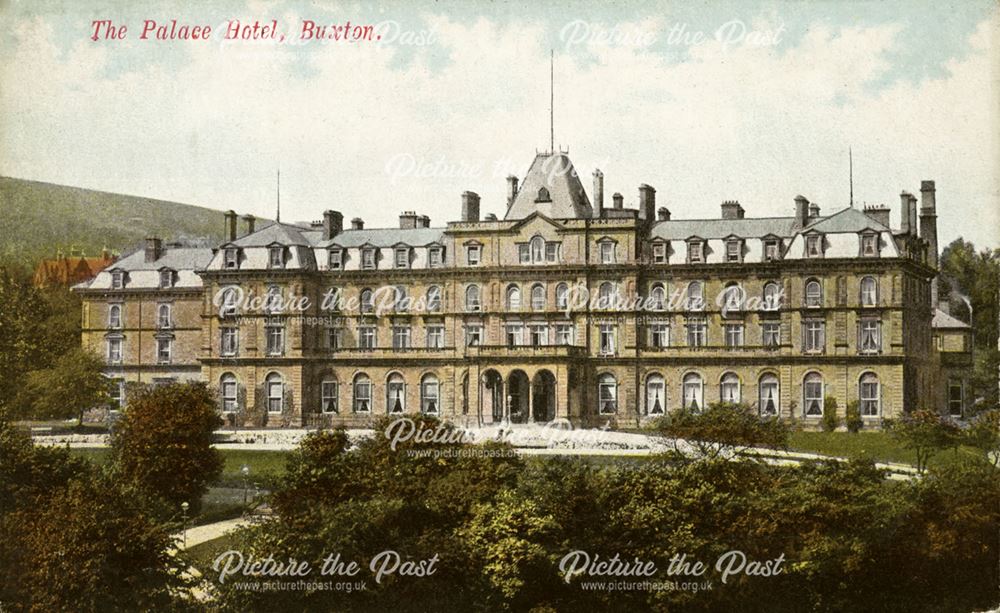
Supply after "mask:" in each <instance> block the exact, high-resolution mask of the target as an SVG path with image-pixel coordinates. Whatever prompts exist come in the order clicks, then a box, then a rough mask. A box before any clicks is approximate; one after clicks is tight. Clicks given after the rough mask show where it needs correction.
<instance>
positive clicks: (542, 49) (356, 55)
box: [0, 3, 1000, 246]
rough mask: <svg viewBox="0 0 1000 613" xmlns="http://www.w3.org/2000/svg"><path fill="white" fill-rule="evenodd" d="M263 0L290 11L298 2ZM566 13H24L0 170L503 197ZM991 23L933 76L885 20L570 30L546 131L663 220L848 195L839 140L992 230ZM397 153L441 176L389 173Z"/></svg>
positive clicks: (43, 175)
mask: <svg viewBox="0 0 1000 613" xmlns="http://www.w3.org/2000/svg"><path fill="white" fill-rule="evenodd" d="M257 10H258V11H259V12H260V13H263V12H267V11H272V12H275V13H276V14H279V15H280V19H281V20H282V21H283V22H284V23H286V24H288V25H287V27H289V29H294V28H292V25H293V24H297V23H298V22H297V20H298V19H299V18H300V17H302V16H303V15H301V14H297V13H295V12H293V11H290V10H285V9H283V8H282V7H281V6H280V5H269V4H266V3H261V5H260V6H259V7H257ZM246 12H247V14H251V13H252V11H249V10H248V11H246ZM320 15H322V18H324V19H325V18H330V19H331V20H332V19H334V16H328V15H326V14H325V13H320ZM310 18H314V19H317V20H319V19H320V18H321V17H320V16H311V17H310ZM380 18H381V17H380ZM617 25H619V27H620V28H621V29H622V30H623V31H629V29H632V30H636V29H639V30H650V29H652V30H659V31H660V32H661V34H662V32H663V31H664V29H665V28H666V27H667V26H669V25H670V24H669V23H667V22H666V21H665V20H662V19H644V20H640V21H636V22H632V23H623V24H617ZM781 25H782V24H781V22H780V20H779V19H778V18H777V17H776V16H775V15H772V14H768V15H763V16H761V17H759V18H757V19H755V20H752V21H750V22H749V25H748V26H747V27H748V28H749V29H751V30H753V31H772V32H773V31H776V30H778V28H780V27H781ZM563 26H564V23H562V22H560V23H553V24H544V23H539V22H531V21H526V20H525V21H518V20H511V21H504V22H498V21H495V20H492V19H486V18H478V19H473V20H459V19H455V18H450V17H446V16H442V15H438V14H435V13H426V14H424V15H422V19H421V20H419V21H407V22H404V23H401V27H404V28H411V29H417V28H419V29H420V30H422V31H423V33H424V34H425V35H426V34H427V33H432V40H433V43H434V44H433V45H431V46H428V47H401V46H398V45H386V46H380V45H366V44H353V45H324V46H310V47H286V48H274V47H251V46H246V45H241V46H228V47H220V46H219V45H218V44H204V45H192V44H183V43H174V44H170V43H160V44H159V46H157V44H155V43H154V44H146V45H144V44H143V43H141V42H137V41H133V42H132V43H130V44H128V45H126V46H119V47H116V46H113V45H109V44H92V43H91V41H89V40H83V41H79V42H70V43H69V44H67V41H66V40H65V39H64V37H61V36H60V35H59V34H58V32H57V31H56V28H55V27H54V26H53V25H52V23H50V22H49V21H46V20H44V19H41V18H30V19H26V20H22V21H21V22H20V23H18V24H17V25H16V27H15V36H16V42H15V43H14V48H13V52H12V53H11V54H10V55H9V56H8V57H9V59H8V60H5V62H4V63H3V64H2V66H0V81H2V82H3V83H4V84H5V87H3V88H0V172H3V173H4V174H9V175H13V176H22V177H28V178H35V179H39V180H45V181H53V182H59V183H67V184H72V185H80V186H84V187H94V188H100V189H106V190H110V191H121V192H126V193H134V194H141V195H147V196H153V197H159V198H165V199H172V200H179V201H184V202H193V203H198V204H202V205H206V206H212V207H215V208H218V209H228V208H233V209H235V210H237V211H241V212H243V211H245V212H253V213H255V214H258V215H265V214H267V215H270V214H271V213H272V212H273V202H274V173H275V170H276V168H277V167H278V166H279V165H280V167H281V170H282V207H283V209H284V211H283V212H284V214H283V218H285V219H303V220H306V219H314V218H318V217H319V216H320V215H321V212H322V211H323V210H324V209H327V208H333V209H338V210H341V211H343V212H344V214H345V216H347V217H348V218H350V217H354V216H361V217H364V218H365V219H366V222H367V223H368V225H369V226H371V227H376V226H391V225H394V224H395V218H396V215H398V213H399V212H400V211H402V210H411V209H415V210H418V211H419V212H421V213H426V214H428V215H430V216H431V217H432V219H433V220H434V221H435V222H436V223H439V222H444V221H446V220H452V219H456V218H457V217H458V214H459V210H460V207H459V204H460V194H461V192H462V191H463V190H466V189H471V190H474V191H478V192H479V193H480V194H481V195H482V196H483V208H484V210H485V211H492V212H495V213H497V214H501V215H502V213H503V210H504V190H505V185H504V181H503V175H505V174H507V173H508V172H514V173H515V174H523V172H524V171H525V170H526V169H527V167H528V165H529V164H530V162H531V158H532V156H533V154H534V151H535V149H536V148H547V146H548V133H549V124H548V122H549V108H548V98H549V92H548V87H549V66H548V60H549V58H548V55H549V46H550V43H549V42H548V41H550V40H551V39H552V37H553V36H558V33H559V30H560V28H562V27H563ZM614 26H615V24H611V23H608V24H604V27H607V28H612V27H614ZM996 28H997V21H996V17H995V15H994V17H993V18H992V20H989V21H984V22H983V23H981V24H980V26H979V27H978V29H977V30H976V31H975V32H974V33H973V34H972V36H971V37H970V38H969V41H968V45H967V52H966V53H965V54H963V55H961V56H957V57H954V58H953V59H951V60H950V61H949V62H948V63H947V64H946V70H945V74H944V75H943V76H940V77H937V78H929V77H926V78H922V79H920V80H913V79H910V80H906V81H904V80H899V79H893V78H890V77H891V75H892V74H895V70H896V69H898V68H899V67H898V66H896V65H895V64H894V61H895V60H894V58H895V57H896V54H895V52H896V51H898V49H899V48H900V46H901V45H909V44H914V43H913V41H908V40H905V39H904V37H903V29H902V27H901V25H899V24H876V25H870V26H852V27H834V26H832V25H829V24H826V23H822V22H817V23H814V24H811V25H810V27H809V28H808V30H806V31H801V32H786V33H785V34H784V35H783V36H784V38H783V41H782V44H780V45H769V44H751V42H752V41H746V40H744V41H742V42H732V41H729V42H726V41H719V40H713V39H711V38H709V40H707V41H705V42H703V43H702V44H699V45H695V46H692V47H687V48H684V49H683V50H682V51H683V53H679V54H676V53H663V50H662V48H660V47H657V46H656V45H649V46H647V45H617V46H616V45H602V44H596V43H594V44H584V45H581V46H579V47H572V48H570V49H569V50H563V51H561V52H560V53H559V54H558V55H557V57H556V114H555V126H556V140H557V141H558V142H559V143H562V144H563V145H564V146H565V145H567V144H568V145H569V146H570V147H571V152H570V154H571V157H572V158H573V160H574V161H575V162H576V164H577V167H578V171H579V172H580V174H581V175H582V176H583V177H584V178H585V179H586V178H587V177H589V174H590V170H592V169H593V168H594V167H595V166H600V167H601V169H602V170H603V171H604V173H605V176H606V183H607V191H608V192H609V193H611V192H614V191H621V192H622V193H623V194H625V197H626V202H628V201H630V200H631V201H634V200H635V199H636V197H637V196H636V187H637V186H638V184H639V183H643V182H645V183H649V184H651V185H653V186H655V187H657V189H658V190H659V192H658V201H659V202H661V203H663V204H665V205H666V206H669V207H670V208H671V210H672V212H673V213H674V215H675V217H677V218H683V217H691V218H698V217H702V218H703V217H715V216H717V215H718V213H719V211H718V204H719V203H720V202H722V201H723V200H726V199H732V198H738V199H739V200H740V201H741V202H742V203H743V204H744V206H745V207H746V208H747V210H748V214H749V215H753V216H762V215H784V214H789V213H790V212H791V210H792V199H793V198H794V196H795V195H796V194H798V193H803V194H805V195H806V196H807V197H809V198H810V199H811V200H814V201H817V202H819V203H820V204H821V206H823V207H824V210H828V211H829V210H833V209H837V208H840V207H842V206H845V205H846V204H847V202H848V194H847V183H848V176H847V148H848V146H850V147H852V148H853V150H854V153H855V156H854V157H855V181H854V183H855V199H856V200H857V201H859V202H861V201H868V202H886V203H888V204H890V205H892V206H894V207H895V206H896V204H897V194H898V193H899V191H900V190H903V189H908V190H910V191H915V190H917V189H919V181H920V180H921V179H935V180H937V185H938V203H939V209H940V210H939V214H940V217H939V225H940V234H941V235H942V238H943V239H944V240H950V239H951V238H954V237H956V236H958V235H963V236H965V237H966V238H967V239H972V240H974V241H975V242H976V243H977V244H983V245H987V244H988V245H992V246H998V245H1000V237H998V236H997V228H1000V212H998V208H1000V207H998V201H1000V177H998V174H997V173H998V170H997V169H998V167H1000V163H998V162H1000V143H998V133H1000V130H998V129H997V127H998V126H997V110H998V106H997V102H998V99H1000V96H998V91H997V88H998V81H997V67H996V62H995V60H993V59H992V58H993V57H995V56H996V55H997V53H996V50H997V39H996ZM296 31H297V30H296ZM660 42H661V43H662V42H663V39H662V36H661V40H660ZM671 51H677V50H676V49H674V50H671ZM123 56H124V57H123ZM675 56H677V57H675ZM7 84H17V86H16V87H10V86H7ZM400 155H407V156H410V157H412V158H413V159H414V160H417V161H419V162H422V163H423V164H424V168H425V169H427V170H429V171H433V170H434V168H438V174H443V175H446V176H431V177H427V176H406V177H395V178H394V177H391V176H389V175H388V174H387V171H386V167H387V165H388V164H389V161H390V160H392V159H394V158H398V156H400ZM441 168H445V169H450V172H440V169H441ZM456 169H458V170H456ZM470 169H478V170H475V171H470ZM416 174H420V173H416ZM423 174H428V173H426V172H425V173H423ZM430 174H433V172H431V173H430ZM587 182H588V181H586V180H585V183H587ZM970 219H976V220H977V223H976V224H974V225H972V224H968V222H967V220H970Z"/></svg>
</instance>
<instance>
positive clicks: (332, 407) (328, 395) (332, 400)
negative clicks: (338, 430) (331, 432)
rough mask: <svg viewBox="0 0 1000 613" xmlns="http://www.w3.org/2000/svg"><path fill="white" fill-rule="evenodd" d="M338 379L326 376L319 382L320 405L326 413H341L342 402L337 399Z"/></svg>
mask: <svg viewBox="0 0 1000 613" xmlns="http://www.w3.org/2000/svg"><path fill="white" fill-rule="evenodd" d="M337 400H338V399H337V381H336V379H334V378H333V377H325V378H324V379H323V381H322V382H321V383H320V384H319V407H320V410H321V411H323V412H324V413H339V412H340V404H339V403H338V401H337Z"/></svg>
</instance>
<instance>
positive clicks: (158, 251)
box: [145, 237, 163, 263]
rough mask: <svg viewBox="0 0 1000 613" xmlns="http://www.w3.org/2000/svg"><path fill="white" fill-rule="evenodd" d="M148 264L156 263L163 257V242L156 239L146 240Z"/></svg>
mask: <svg viewBox="0 0 1000 613" xmlns="http://www.w3.org/2000/svg"><path fill="white" fill-rule="evenodd" d="M145 251H146V258H145V259H146V263H149V262H155V261H156V260H158V259H160V256H161V255H163V242H162V241H161V240H160V239H158V238H155V237H149V238H147V239H146V250H145Z"/></svg>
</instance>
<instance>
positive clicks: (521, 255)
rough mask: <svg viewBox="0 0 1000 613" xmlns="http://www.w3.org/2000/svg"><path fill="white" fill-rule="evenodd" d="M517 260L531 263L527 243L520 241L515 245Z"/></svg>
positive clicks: (521, 262)
mask: <svg viewBox="0 0 1000 613" xmlns="http://www.w3.org/2000/svg"><path fill="white" fill-rule="evenodd" d="M517 261H518V263H519V264H530V263H531V249H530V248H529V246H528V243H521V244H520V245H518V246H517Z"/></svg>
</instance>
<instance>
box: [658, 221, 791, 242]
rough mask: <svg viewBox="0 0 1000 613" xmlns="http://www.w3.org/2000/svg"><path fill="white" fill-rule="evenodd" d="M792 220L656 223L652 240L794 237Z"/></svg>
mask: <svg viewBox="0 0 1000 613" xmlns="http://www.w3.org/2000/svg"><path fill="white" fill-rule="evenodd" d="M795 230H796V227H795V218H794V217H760V218H756V219H752V218H744V219H676V220H673V219H672V220H669V221H658V222H656V224H655V225H654V226H653V230H652V237H654V238H662V239H664V240H681V241H683V240H687V239H689V238H693V237H696V238H701V239H722V238H726V237H729V236H734V235H735V236H739V237H740V238H761V237H764V236H768V235H776V236H785V237H787V236H793V235H794V234H795Z"/></svg>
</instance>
